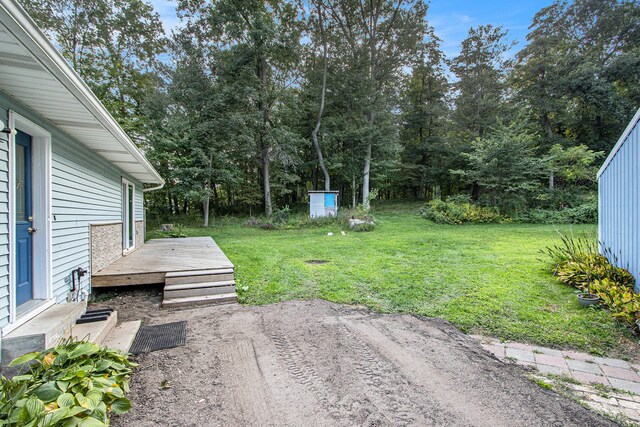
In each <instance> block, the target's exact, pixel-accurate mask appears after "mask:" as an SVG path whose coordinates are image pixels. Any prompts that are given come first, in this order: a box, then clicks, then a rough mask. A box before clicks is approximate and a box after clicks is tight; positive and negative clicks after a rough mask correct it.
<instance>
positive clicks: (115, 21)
mask: <svg viewBox="0 0 640 427" xmlns="http://www.w3.org/2000/svg"><path fill="white" fill-rule="evenodd" d="M23 4H24V6H25V8H26V9H27V10H28V11H29V14H30V15H31V16H32V17H33V18H34V20H35V21H36V23H37V24H38V25H39V26H40V28H42V29H43V31H44V32H45V33H46V34H47V35H48V36H49V38H51V39H52V40H53V41H54V43H56V44H57V45H58V46H59V47H60V50H61V52H62V54H63V55H64V57H65V58H66V59H67V60H68V61H69V62H70V63H71V65H72V66H73V68H74V69H75V70H76V72H78V74H79V75H80V76H81V77H82V78H83V80H84V81H85V82H87V84H88V85H89V87H90V88H91V90H92V91H93V92H94V93H95V94H96V95H97V96H98V98H100V100H101V101H102V102H103V104H105V106H106V107H107V109H108V110H109V112H110V113H111V114H112V115H113V116H114V117H115V118H116V120H117V121H118V123H119V124H120V125H121V126H122V127H123V128H124V130H125V131H127V132H128V133H129V135H130V136H132V137H133V138H134V139H136V140H137V142H138V144H139V145H144V144H145V141H146V138H145V135H144V133H143V131H142V128H143V127H144V123H143V121H144V119H145V116H144V114H143V112H142V103H143V101H144V99H145V97H146V96H147V95H148V94H149V93H150V92H151V91H152V90H153V88H154V86H155V85H156V84H157V83H158V79H157V75H156V73H155V67H156V65H157V64H158V57H159V55H160V54H161V53H163V52H164V51H165V47H166V41H165V39H164V31H163V29H162V23H161V21H160V17H159V15H158V14H157V13H156V12H154V10H153V7H152V6H151V5H150V4H149V3H146V2H144V1H143V0H131V1H121V0H37V1H36V0H25V1H24V2H23Z"/></svg>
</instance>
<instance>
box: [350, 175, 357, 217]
mask: <svg viewBox="0 0 640 427" xmlns="http://www.w3.org/2000/svg"><path fill="white" fill-rule="evenodd" d="M357 190H358V189H357V188H356V174H355V172H354V173H353V174H351V208H352V209H355V208H356V203H357V202H356V193H357Z"/></svg>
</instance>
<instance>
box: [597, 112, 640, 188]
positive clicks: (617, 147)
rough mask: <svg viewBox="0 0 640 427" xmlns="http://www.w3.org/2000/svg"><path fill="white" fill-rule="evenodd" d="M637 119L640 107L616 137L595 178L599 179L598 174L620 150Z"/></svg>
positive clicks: (599, 174) (639, 115) (639, 117)
mask: <svg viewBox="0 0 640 427" xmlns="http://www.w3.org/2000/svg"><path fill="white" fill-rule="evenodd" d="M639 121H640V108H638V111H636V114H635V115H634V116H633V118H632V119H631V121H630V122H629V124H628V125H627V128H626V129H625V130H624V132H622V135H620V138H619V139H618V142H616V145H614V146H613V149H612V150H611V152H610V153H609V155H608V156H607V158H606V160H605V161H604V163H603V164H602V166H601V167H600V170H599V171H598V174H597V175H596V179H600V176H601V175H602V174H603V173H604V171H605V170H606V169H607V167H608V166H609V164H611V162H612V161H613V158H614V157H615V156H616V154H618V151H620V148H621V147H622V145H623V144H624V142H625V141H626V140H627V137H628V136H629V134H630V133H631V131H632V130H633V128H634V127H635V126H636V124H638V122H639Z"/></svg>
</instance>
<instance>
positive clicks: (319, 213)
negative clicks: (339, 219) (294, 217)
mask: <svg viewBox="0 0 640 427" xmlns="http://www.w3.org/2000/svg"><path fill="white" fill-rule="evenodd" d="M309 215H310V216H311V218H322V217H326V216H329V217H332V216H336V215H338V192H337V191H309Z"/></svg>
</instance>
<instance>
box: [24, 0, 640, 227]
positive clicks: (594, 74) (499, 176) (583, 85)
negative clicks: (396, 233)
mask: <svg viewBox="0 0 640 427" xmlns="http://www.w3.org/2000/svg"><path fill="white" fill-rule="evenodd" d="M25 6H26V7H27V9H28V10H29V11H30V13H31V15H32V16H33V17H34V19H35V20H36V21H37V23H38V24H39V25H40V26H41V27H42V28H43V30H44V31H45V32H46V33H47V34H48V35H49V37H51V39H52V40H53V41H54V43H55V44H56V45H57V46H58V47H59V48H60V50H61V51H62V54H63V55H64V56H65V57H66V58H67V59H68V61H69V62H70V64H71V65H72V66H73V67H74V68H75V69H76V70H77V71H78V73H79V74H80V75H81V76H82V77H83V78H84V79H85V80H86V81H87V83H88V84H89V85H90V87H91V88H92V90H93V91H94V92H95V93H96V95H98V97H99V98H100V99H101V100H102V101H103V102H104V104H105V105H106V106H107V108H108V109H109V110H110V111H111V113H112V114H113V115H114V117H116V119H117V120H118V121H119V122H120V124H121V125H122V126H123V128H124V129H125V130H126V131H127V132H129V133H130V135H132V136H133V137H134V138H135V140H136V141H137V143H138V144H139V146H140V147H141V149H143V150H144V151H145V153H146V154H147V156H148V157H149V158H150V159H151V161H152V162H153V163H154V165H155V166H156V168H157V169H158V170H159V171H160V173H161V174H162V175H163V177H164V178H165V179H166V181H167V185H166V187H165V188H164V189H163V190H161V191H157V192H154V193H151V194H149V195H148V196H147V197H148V202H149V206H150V212H149V213H150V214H151V215H156V216H158V217H163V216H167V215H172V214H185V213H192V214H195V215H200V216H202V217H203V218H204V223H205V224H207V223H208V221H209V214H210V213H212V214H213V215H225V214H233V213H254V212H257V211H262V212H264V214H265V215H271V214H272V213H273V211H274V209H277V208H279V207H284V206H286V205H293V204H296V203H300V202H302V201H303V200H305V197H306V193H307V191H308V190H317V189H325V190H329V189H331V190H338V191H340V195H341V203H342V204H344V205H356V204H359V203H361V204H363V205H364V206H365V207H367V206H368V204H369V201H370V200H371V198H372V197H378V198H419V199H432V198H446V197H448V196H452V195H457V194H466V195H468V196H470V197H471V198H472V199H473V200H474V201H475V202H476V203H480V204H484V205H488V206H495V207H497V208H499V209H500V210H501V211H502V212H503V213H504V214H513V213H514V212H520V211H523V210H526V209H531V208H544V209H556V210H557V209H564V208H566V207H572V206H578V205H580V204H582V203H589V202H590V200H592V199H593V194H594V192H595V188H596V187H595V180H594V174H595V170H596V169H597V163H598V162H599V161H600V160H601V158H602V156H603V155H604V153H606V152H607V151H608V150H610V149H611V147H612V146H613V144H614V142H615V140H616V138H617V136H618V135H619V134H620V132H621V131H622V130H623V129H624V127H625V125H626V123H627V122H628V120H629V119H630V117H631V116H632V115H633V112H634V110H635V109H636V108H638V106H640V73H638V71H637V70H638V68H639V66H640V4H638V3H637V2H635V1H630V0H575V1H572V2H567V1H563V0H556V1H554V3H553V4H551V5H550V6H548V7H545V8H543V9H541V10H540V11H539V12H538V13H537V14H536V15H535V16H534V18H533V20H532V22H531V26H530V28H529V33H528V36H527V42H526V43H525V44H524V45H522V46H516V45H515V44H514V42H513V41H512V39H511V36H510V34H509V29H508V28H503V27H496V26H493V25H490V24H486V25H477V26H474V27H472V28H470V29H469V32H468V35H467V37H466V38H465V40H463V41H462V43H461V46H460V53H459V54H458V55H457V56H455V57H452V58H448V57H446V55H445V54H444V52H443V50H442V47H441V44H442V42H441V40H440V39H439V38H438V37H437V35H436V31H435V30H434V28H433V27H432V26H431V25H430V23H429V13H428V3H427V2H426V1H424V0H373V1H364V0H310V1H308V2H300V1H297V0H267V1H263V0H246V1H238V0H208V1H207V0H179V1H178V6H177V10H178V16H179V18H180V20H181V25H180V26H179V27H178V28H177V29H176V30H174V32H173V34H172V35H171V36H170V37H167V36H166V35H165V34H164V32H163V30H162V25H161V22H160V18H159V16H158V14H157V13H156V12H155V11H154V10H153V7H152V6H151V4H150V3H147V2H145V1H144V0H133V1H126V2H125V1H121V0H62V1H53V0H40V1H34V0H27V1H25ZM518 49H519V50H518Z"/></svg>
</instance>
